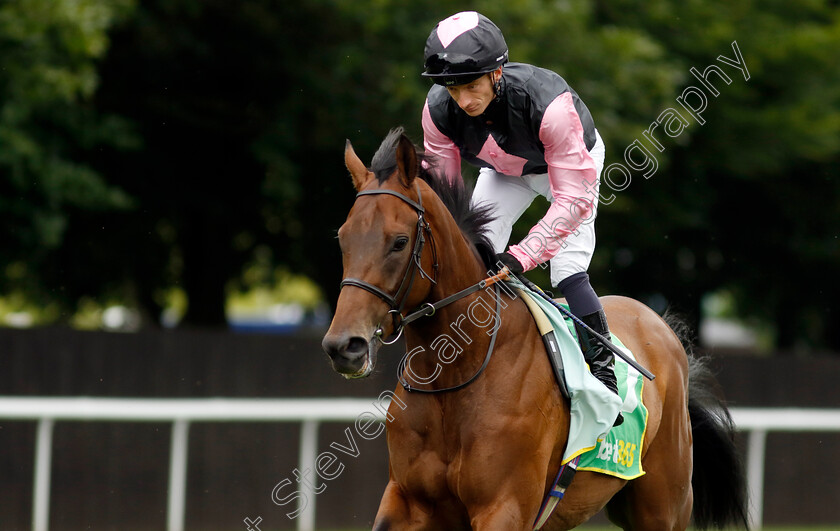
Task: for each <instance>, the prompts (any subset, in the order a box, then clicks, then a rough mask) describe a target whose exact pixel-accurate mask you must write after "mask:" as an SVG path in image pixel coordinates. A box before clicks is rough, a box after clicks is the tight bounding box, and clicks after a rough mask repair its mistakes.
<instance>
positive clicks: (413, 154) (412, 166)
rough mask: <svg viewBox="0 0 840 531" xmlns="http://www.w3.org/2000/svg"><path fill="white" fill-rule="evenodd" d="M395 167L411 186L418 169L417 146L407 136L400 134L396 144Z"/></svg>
mask: <svg viewBox="0 0 840 531" xmlns="http://www.w3.org/2000/svg"><path fill="white" fill-rule="evenodd" d="M397 168H398V169H399V170H400V173H401V174H402V175H404V176H405V181H406V185H407V186H411V183H413V182H414V178H415V177H417V172H418V171H419V170H420V163H419V161H418V160H417V148H415V147H414V143H413V142H412V141H411V140H409V139H408V137H407V136H405V135H401V136H400V142H399V144H397Z"/></svg>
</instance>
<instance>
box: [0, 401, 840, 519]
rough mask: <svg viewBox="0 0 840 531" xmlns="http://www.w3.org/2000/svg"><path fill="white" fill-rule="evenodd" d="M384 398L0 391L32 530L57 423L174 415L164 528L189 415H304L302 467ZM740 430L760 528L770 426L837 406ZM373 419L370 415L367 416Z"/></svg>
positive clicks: (788, 427) (260, 418)
mask: <svg viewBox="0 0 840 531" xmlns="http://www.w3.org/2000/svg"><path fill="white" fill-rule="evenodd" d="M387 404H388V401H387V399H384V400H383V399H382V398H381V397H380V399H376V398H372V399H349V398H336V399H253V400H250V399H228V398H209V399H117V398H75V397H66V398H65V397H60V398H28V397H0V419H7V420H34V421H37V422H38V427H37V437H36V442H35V444H36V449H35V477H34V485H33V502H32V529H33V531H47V529H48V528H49V504H50V474H51V468H52V466H51V457H52V434H53V426H54V425H55V423H56V422H66V421H76V422H78V421H112V422H171V423H172V440H171V452H170V461H169V494H168V509H167V529H168V530H169V531H183V529H184V509H185V500H186V479H187V459H188V456H187V448H188V439H189V425H190V422H195V421H200V422H300V423H302V425H303V426H302V429H301V437H300V448H299V453H298V455H299V469H300V470H304V469H306V468H311V467H312V466H313V464H314V460H315V458H316V451H317V445H318V427H319V425H320V423H322V422H352V421H354V420H356V419H357V418H358V417H359V416H360V415H362V414H367V415H370V414H372V415H374V416H375V417H376V418H378V419H379V420H384V419H385V410H386V408H387ZM731 412H732V417H733V419H734V421H735V424H736V426H737V427H738V430H740V431H744V432H747V433H748V441H747V442H748V452H747V479H748V489H749V496H750V500H751V505H750V512H749V517H750V526H751V528H752V529H761V525H762V513H763V484H764V454H765V444H766V439H767V433H768V432H771V431H788V432H801V431H810V432H829V431H840V410H829V409H794V408H733V409H732V410H731ZM368 418H369V417H368ZM306 498H308V499H309V500H310V503H308V504H307V505H306V507H305V508H304V510H303V511H302V512H301V514H300V516H299V517H298V519H297V520H298V522H297V526H298V529H299V530H301V531H311V530H314V529H315V493H314V492H312V493H307V496H306Z"/></svg>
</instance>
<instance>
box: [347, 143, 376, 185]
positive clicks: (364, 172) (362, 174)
mask: <svg viewBox="0 0 840 531" xmlns="http://www.w3.org/2000/svg"><path fill="white" fill-rule="evenodd" d="M344 164H345V165H346V166H347V169H348V170H350V176H351V177H352V178H353V188H355V189H356V191H357V192H359V191H361V189H362V187H364V185H365V184H367V183H368V181H370V180H371V179H373V172H371V171H368V169H367V167H366V166H365V163H364V162H362V159H360V158H359V156H358V155H356V152H355V151H353V145H352V144H350V141H349V140H348V141H347V143H346V144H345V145H344Z"/></svg>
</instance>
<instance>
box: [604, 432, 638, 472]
mask: <svg viewBox="0 0 840 531" xmlns="http://www.w3.org/2000/svg"><path fill="white" fill-rule="evenodd" d="M597 458H598V459H601V460H603V461H612V462H613V463H619V464H621V465H622V466H626V467H630V466H633V463H634V462H635V460H636V445H635V444H632V443H629V442H627V441H623V440H620V439H619V440H617V441H616V442H614V443H611V442H609V441H607V440H604V441H601V446H600V448H598V456H597Z"/></svg>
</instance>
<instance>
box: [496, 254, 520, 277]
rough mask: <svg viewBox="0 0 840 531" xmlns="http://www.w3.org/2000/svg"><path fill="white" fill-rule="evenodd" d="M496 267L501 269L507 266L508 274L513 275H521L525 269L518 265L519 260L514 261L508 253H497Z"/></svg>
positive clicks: (513, 257) (514, 258)
mask: <svg viewBox="0 0 840 531" xmlns="http://www.w3.org/2000/svg"><path fill="white" fill-rule="evenodd" d="M496 265H497V266H499V269H502V267H504V266H507V268H508V269H510V272H511V273H513V274H514V275H521V274H522V273H524V272H525V269H524V268H523V267H522V264H520V263H519V260H517V259H516V257H515V256H513V255H512V254H510V253H499V254H497V255H496Z"/></svg>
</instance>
